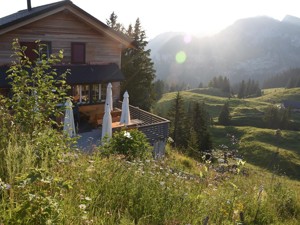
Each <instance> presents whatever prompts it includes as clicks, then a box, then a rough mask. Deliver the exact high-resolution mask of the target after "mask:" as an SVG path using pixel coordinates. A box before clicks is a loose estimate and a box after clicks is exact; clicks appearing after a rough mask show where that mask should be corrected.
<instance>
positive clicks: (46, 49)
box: [40, 41, 52, 58]
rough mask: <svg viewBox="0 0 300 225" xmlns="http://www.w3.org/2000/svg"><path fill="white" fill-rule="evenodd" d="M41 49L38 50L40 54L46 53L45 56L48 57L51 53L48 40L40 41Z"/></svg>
mask: <svg viewBox="0 0 300 225" xmlns="http://www.w3.org/2000/svg"><path fill="white" fill-rule="evenodd" d="M41 44H42V49H41V51H40V55H41V56H42V55H46V57H47V58H50V55H51V53H52V49H51V42H50V41H42V42H41Z"/></svg>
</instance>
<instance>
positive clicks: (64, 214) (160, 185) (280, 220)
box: [0, 147, 300, 225]
mask: <svg viewBox="0 0 300 225" xmlns="http://www.w3.org/2000/svg"><path fill="white" fill-rule="evenodd" d="M27 151H28V152H30V149H28V150H27ZM101 151H102V150H101V149H98V150H97V151H95V152H94V153H93V154H89V155H86V154H82V153H80V152H76V151H74V150H71V151H70V152H68V153H64V154H62V155H61V157H60V159H59V160H58V161H57V162H56V163H55V165H54V166H52V167H50V168H47V169H46V168H40V169H36V168H35V169H33V168H31V167H29V168H27V169H26V168H24V170H23V172H22V175H21V176H16V177H14V179H13V180H11V182H10V183H9V184H6V183H5V182H3V181H0V184H1V185H0V187H1V188H0V194H1V195H0V212H1V213H0V222H1V224H2V223H3V224H97V225H98V224H103V225H107V224H124V225H125V224H126V225H129V224H133V225H134V224H153V225H156V224H170V225H174V224H178V225H180V224H203V223H204V222H205V221H207V222H208V224H290V225H294V224H295V225H296V224H298V221H299V219H300V217H299V215H300V214H299V212H300V203H299V202H300V196H299V193H300V184H299V182H296V181H293V180H289V179H287V178H285V177H282V176H277V175H274V174H273V173H271V172H270V171H263V172H262V171H260V170H259V169H257V168H254V167H253V166H251V165H248V164H247V162H246V164H244V162H243V161H237V160H235V159H230V160H229V163H228V164H222V163H217V162H215V163H213V162H210V161H206V162H205V161H202V162H199V161H195V160H193V159H191V158H189V157H187V156H185V155H183V154H181V153H179V152H177V151H175V150H174V149H171V148H170V147H167V152H166V157H165V158H164V159H162V160H153V159H151V158H148V159H144V160H138V159H136V160H133V161H127V160H125V159H124V156H122V155H110V156H108V157H105V156H103V155H102V154H101ZM217 155H218V153H216V154H215V156H216V159H217ZM23 159H24V160H26V161H29V159H27V158H26V157H24V158H23ZM6 160H7V161H9V160H12V159H10V158H7V159H6ZM27 165H28V164H27ZM28 166H30V165H28ZM15 169H17V168H15ZM245 193H246V194H245Z"/></svg>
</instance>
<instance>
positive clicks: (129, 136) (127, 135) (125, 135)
mask: <svg viewBox="0 0 300 225" xmlns="http://www.w3.org/2000/svg"><path fill="white" fill-rule="evenodd" d="M124 137H127V138H130V139H132V137H131V135H130V133H129V132H127V131H125V132H124Z"/></svg>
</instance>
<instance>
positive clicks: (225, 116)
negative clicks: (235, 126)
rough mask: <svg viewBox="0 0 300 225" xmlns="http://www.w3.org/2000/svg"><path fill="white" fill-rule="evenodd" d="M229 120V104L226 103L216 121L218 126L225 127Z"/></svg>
mask: <svg viewBox="0 0 300 225" xmlns="http://www.w3.org/2000/svg"><path fill="white" fill-rule="evenodd" d="M230 120H231V116H230V111H229V104H228V102H226V103H225V104H224V105H223V107H222V110H221V112H220V115H219V118H218V121H219V124H221V125H224V126H227V125H229V124H230Z"/></svg>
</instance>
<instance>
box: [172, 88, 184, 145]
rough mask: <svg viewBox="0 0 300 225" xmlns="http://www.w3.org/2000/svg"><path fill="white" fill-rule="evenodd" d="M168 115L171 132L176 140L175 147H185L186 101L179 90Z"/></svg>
mask: <svg viewBox="0 0 300 225" xmlns="http://www.w3.org/2000/svg"><path fill="white" fill-rule="evenodd" d="M168 117H169V119H170V121H171V126H170V133H171V137H172V138H173V140H174V145H175V147H184V146H185V142H186V137H185V132H184V130H185V129H184V128H185V127H184V120H185V119H184V118H185V114H184V102H183V99H182V97H181V95H180V92H177V94H176V97H175V99H174V103H173V105H172V106H171V108H170V111H169V113H168Z"/></svg>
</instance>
